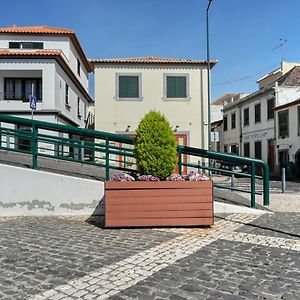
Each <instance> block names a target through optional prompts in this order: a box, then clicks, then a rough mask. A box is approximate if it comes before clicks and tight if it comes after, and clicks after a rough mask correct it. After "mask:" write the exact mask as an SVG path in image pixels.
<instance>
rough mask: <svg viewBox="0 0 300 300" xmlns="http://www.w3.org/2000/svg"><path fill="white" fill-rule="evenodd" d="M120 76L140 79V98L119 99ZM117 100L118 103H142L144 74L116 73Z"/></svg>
mask: <svg viewBox="0 0 300 300" xmlns="http://www.w3.org/2000/svg"><path fill="white" fill-rule="evenodd" d="M120 76H131V77H138V93H139V95H138V97H136V98H133V97H130V98H121V97H119V82H120V81H119V77H120ZM115 87H116V88H115V100H118V101H142V100H143V97H142V73H128V72H127V73H116V77H115Z"/></svg>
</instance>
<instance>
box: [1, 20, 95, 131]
mask: <svg viewBox="0 0 300 300" xmlns="http://www.w3.org/2000/svg"><path fill="white" fill-rule="evenodd" d="M90 71H91V67H90V64H89V62H88V60H87V58H86V56H85V54H84V52H83V50H82V48H81V46H80V43H79V41H78V39H77V37H76V35H75V32H74V31H73V30H68V29H62V28H54V27H48V26H33V27H16V26H15V27H9V28H0V113H4V114H10V115H14V116H21V117H25V118H26V117H27V118H29V117H31V110H30V107H29V101H28V97H29V95H34V96H36V97H37V101H38V102H37V109H36V111H35V112H34V119H37V120H42V121H48V122H52V123H57V124H67V125H74V126H78V127H85V126H86V118H87V113H88V106H89V103H92V99H91V97H90V95H89V93H88V73H89V72H90Z"/></svg>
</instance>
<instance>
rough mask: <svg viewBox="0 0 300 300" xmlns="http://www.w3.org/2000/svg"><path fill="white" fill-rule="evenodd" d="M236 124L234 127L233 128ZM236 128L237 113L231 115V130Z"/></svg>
mask: <svg viewBox="0 0 300 300" xmlns="http://www.w3.org/2000/svg"><path fill="white" fill-rule="evenodd" d="M233 116H234V123H233V118H232V117H233ZM233 124H234V126H233ZM235 128H236V112H233V113H231V129H235Z"/></svg>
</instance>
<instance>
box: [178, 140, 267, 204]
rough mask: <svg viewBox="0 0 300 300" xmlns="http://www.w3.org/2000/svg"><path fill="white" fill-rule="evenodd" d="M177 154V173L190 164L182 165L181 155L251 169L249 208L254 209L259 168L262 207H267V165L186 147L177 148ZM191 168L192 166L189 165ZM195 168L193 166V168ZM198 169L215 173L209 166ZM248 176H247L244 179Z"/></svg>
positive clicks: (260, 161) (246, 158)
mask: <svg viewBox="0 0 300 300" xmlns="http://www.w3.org/2000/svg"><path fill="white" fill-rule="evenodd" d="M177 152H178V155H179V156H180V158H179V159H178V167H179V172H182V166H183V165H186V166H189V165H191V164H190V163H183V161H182V158H181V156H182V155H192V156H197V157H201V158H206V159H210V160H211V159H216V160H223V161H224V160H225V161H229V162H234V163H238V164H241V165H248V166H250V167H251V176H250V177H251V207H255V194H256V193H255V179H256V178H257V176H256V172H255V170H256V167H260V168H261V169H262V172H263V203H264V205H269V203H270V199H269V189H270V186H269V166H268V164H267V163H266V162H265V161H263V160H260V159H255V158H249V157H242V156H238V155H235V154H229V153H222V152H216V151H212V150H204V149H199V148H194V147H188V146H181V145H178V146H177ZM191 166H192V165H191ZM193 167H195V166H193ZM197 167H198V168H199V169H206V170H212V171H216V168H213V167H211V166H210V165H209V166H204V167H203V166H201V165H198V166H197ZM218 170H219V172H221V173H222V172H223V173H228V172H230V171H228V170H225V171H224V170H220V169H218ZM247 176H249V175H248V174H247V175H246V176H244V177H247Z"/></svg>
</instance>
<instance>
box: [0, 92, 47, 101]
mask: <svg viewBox="0 0 300 300" xmlns="http://www.w3.org/2000/svg"><path fill="white" fill-rule="evenodd" d="M30 95H31V94H30V93H2V92H0V101H21V102H29V96H30ZM37 102H42V96H38V97H37Z"/></svg>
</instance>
